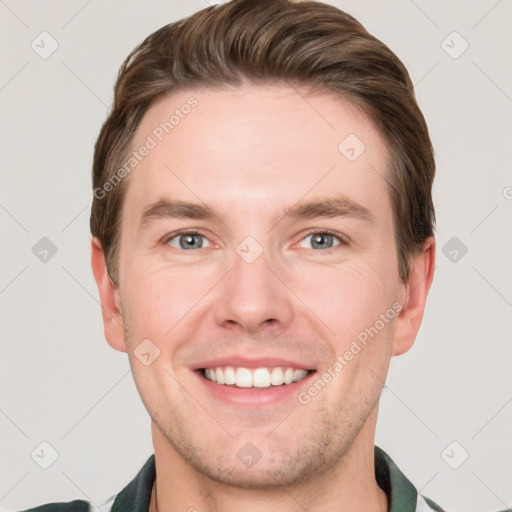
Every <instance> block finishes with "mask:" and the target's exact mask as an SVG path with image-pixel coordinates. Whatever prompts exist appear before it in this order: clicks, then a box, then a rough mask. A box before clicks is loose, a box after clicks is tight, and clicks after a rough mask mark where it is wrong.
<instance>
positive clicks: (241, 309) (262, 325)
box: [215, 251, 293, 334]
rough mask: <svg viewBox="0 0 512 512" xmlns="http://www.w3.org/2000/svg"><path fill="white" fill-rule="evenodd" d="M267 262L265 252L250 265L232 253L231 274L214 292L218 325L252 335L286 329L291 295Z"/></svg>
mask: <svg viewBox="0 0 512 512" xmlns="http://www.w3.org/2000/svg"><path fill="white" fill-rule="evenodd" d="M269 260H270V259H269V258H267V257H266V253H265V251H264V252H263V253H262V254H260V256H259V257H258V258H257V259H256V260H255V261H252V262H248V261H246V260H244V258H243V257H241V256H240V255H239V254H235V256H234V258H233V267H232V269H231V272H229V274H228V275H227V276H226V277H225V279H223V280H222V281H221V283H219V284H220V285H221V286H220V287H219V289H218V290H217V300H216V306H215V319H216V321H217V323H218V325H221V326H222V327H226V328H229V329H231V330H240V331H241V332H246V333H251V334H254V333H257V332H260V331H263V330H265V331H267V330H271V331H273V330H280V329H285V328H286V327H288V326H289V324H290V322H291V321H292V318H293V304H292V300H293V296H292V293H291V292H290V290H289V289H288V288H287V287H286V286H285V284H283V280H282V278H281V277H280V272H279V269H278V268H277V266H276V265H275V264H272V265H271V262H270V261H269Z"/></svg>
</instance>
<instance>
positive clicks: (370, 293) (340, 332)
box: [294, 262, 396, 344]
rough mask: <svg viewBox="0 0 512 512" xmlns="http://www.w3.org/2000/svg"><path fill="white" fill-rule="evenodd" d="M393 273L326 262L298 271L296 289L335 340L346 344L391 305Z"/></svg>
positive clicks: (358, 264) (354, 264) (362, 266)
mask: <svg viewBox="0 0 512 512" xmlns="http://www.w3.org/2000/svg"><path fill="white" fill-rule="evenodd" d="M389 274H390V273H389V272H386V271H385V270H384V271H383V270H381V269H378V270H376V269H375V268H374V267H373V266H370V265H363V264H361V262H357V263H356V262H354V263H351V262H346V264H344V265H343V266H340V267H338V268H336V267H333V266H327V265H326V266H324V267H320V266H319V267H318V268H316V269H315V270H314V272H311V269H309V272H302V271H301V272H297V274H296V276H295V278H294V279H295V280H296V285H295V287H294V288H295V289H297V291H298V293H297V295H299V296H300V297H301V298H302V300H303V301H304V303H305V305H306V306H307V307H308V309H310V310H311V311H312V312H313V313H314V314H316V315H317V316H318V317H319V318H320V319H321V320H322V321H323V322H324V323H325V324H326V326H327V327H328V328H329V331H330V332H331V334H332V337H333V339H334V340H336V341H335V342H336V343H339V344H344V343H346V342H347V340H351V339H352V338H353V337H355V336H357V334H359V332H361V331H362V330H363V329H364V328H365V327H368V326H369V325H373V324H374V323H375V321H376V320H377V319H378V318H379V315H380V314H382V313H385V312H386V311H387V310H388V309H389V308H391V306H392V304H393V302H394V301H395V298H396V290H395V288H396V285H395V284H394V281H393V279H392V278H391V277H390V276H389ZM305 276H307V277H305Z"/></svg>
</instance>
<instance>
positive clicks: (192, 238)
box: [165, 232, 211, 250]
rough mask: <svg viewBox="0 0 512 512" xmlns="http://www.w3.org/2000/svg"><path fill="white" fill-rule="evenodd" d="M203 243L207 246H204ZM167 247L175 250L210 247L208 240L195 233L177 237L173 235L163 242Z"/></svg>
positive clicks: (182, 234) (180, 234)
mask: <svg viewBox="0 0 512 512" xmlns="http://www.w3.org/2000/svg"><path fill="white" fill-rule="evenodd" d="M205 242H206V244H207V245H205ZM165 243H166V244H167V245H170V246H171V247H176V249H185V250H190V249H204V248H205V247H210V246H211V244H210V242H209V241H208V239H207V238H206V237H205V236H204V235H201V234H200V233H196V232H187V233H179V234H177V235H173V236H171V237H169V238H168V239H167V241H166V242H165Z"/></svg>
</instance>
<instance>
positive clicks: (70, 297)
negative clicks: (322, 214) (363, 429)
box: [0, 0, 512, 512]
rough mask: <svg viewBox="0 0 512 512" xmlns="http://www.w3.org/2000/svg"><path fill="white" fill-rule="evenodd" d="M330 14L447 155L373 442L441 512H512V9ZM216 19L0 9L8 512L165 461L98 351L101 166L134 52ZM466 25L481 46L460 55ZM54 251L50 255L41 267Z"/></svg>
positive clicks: (183, 5) (102, 487)
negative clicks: (407, 323) (407, 96)
mask: <svg viewBox="0 0 512 512" xmlns="http://www.w3.org/2000/svg"><path fill="white" fill-rule="evenodd" d="M330 3H333V4H335V5H337V6H339V7H341V8H343V9H345V10H347V11H348V12H349V13H350V14H353V15H354V16H356V17H357V18H358V19H359V20H360V21H361V22H362V23H363V24H364V25H365V26H366V27H367V29H368V30H369V31H370V32H372V33H373V34H375V35H376V36H377V37H379V38H381V39H382V40H383V41H384V42H385V43H386V44H388V45H389V46H390V47H391V48H392V49H393V50H394V51H395V52H396V53H397V54H398V56H399V57H400V58H401V59H402V60H403V61H404V63H405V64H406V66H407V67H408V69H409V71H410V73H411V76H412V78H413V81H414V82H415V84H416V92H417V97H418V101H419V103H420V106H421V108H422V109H423V111H424V114H425V116H426V118H427V121H428V123H429V127H430V130H431V135H432V138H433V142H434V145H435V148H436V152H437V163H438V175H437V180H436V183H435V190H434V198H435V204H436V207H437V215H438V231H437V240H438V254H437V268H436V277H435V279H434V285H433V288H432V291H431V294H430V298H429V301H428V304H427V310H426V314H425V318H424V322H423V325H422V328H421V330H420V334H419V337H418V339H417V342H416V345H415V347H414V348H413V349H412V351H411V352H409V353H408V354H405V355H403V356H401V357H399V358H397V359H396V360H394V361H393V363H392V367H391V371H390V374H389V378H388V382H387V388H385V389H384V391H383V395H382V402H381V413H380V420H379V423H378V431H377V444H379V445H380V446H381V447H382V448H384V449H385V450H387V451H388V453H390V454H391V456H392V457H393V458H394V460H395V462H396V463H397V464H398V466H399V467H400V468H401V469H402V470H403V471H404V472H405V474H406V475H407V476H408V477H409V478H410V479H411V480H412V481H413V482H414V484H415V485H416V486H417V487H418V488H419V489H421V492H422V493H423V494H425V495H427V496H429V497H431V498H432V499H434V500H436V501H438V502H439V503H440V504H441V505H442V506H444V507H445V508H447V509H448V510H454V511H466V512H471V511H483V510H496V509H503V508H506V507H512V488H511V485H510V483H511V481H512V457H511V455H512V436H511V435H510V427H511V425H512V382H511V379H510V363H511V356H512V344H511V343H510V341H511V309H512V286H511V284H512V271H511V270H512V267H511V265H510V262H511V261H512V238H511V236H510V233H511V224H512V222H511V219H512V217H511V215H510V214H511V209H512V200H511V198H512V188H511V187H512V174H511V160H512V158H511V150H510V147H511V140H512V137H511V135H512V134H511V131H512V130H511V124H512V123H511V111H512V99H511V97H512V83H511V66H510V48H511V45H512V41H511V39H512V36H511V33H512V31H511V23H510V20H511V19H512V17H511V15H512V12H511V11H512V2H511V0H500V1H496V0H478V1H476V0H475V1H462V0H459V1H450V2H445V1H442V0H436V1H427V0H415V1H412V0H393V1H387V2H378V1H377V0H372V1H360V0H350V1H349V0H347V1H338V2H330ZM205 6H206V3H205V2H204V1H199V0H196V1H189V2H178V1H176V0H174V1H171V0H167V1H164V0H154V1H147V2H144V3H142V2H139V3H135V2H133V3H126V2H122V1H121V0H111V1H108V2H107V1H103V2H100V1H98V0H89V1H85V2H84V1H80V2H78V1H63V0H59V1H53V2H35V1H26V0H20V1H15V0H5V1H3V0H0V16H1V21H0V34H1V43H2V44H1V49H0V52H1V62H2V66H1V70H0V115H1V127H0V129H1V133H0V141H1V148H2V149H1V152H0V158H1V165H0V169H1V176H2V185H1V188H0V226H1V233H0V236H1V240H2V251H1V253H0V254H1V266H0V315H1V318H0V326H1V358H0V365H1V366H0V385H1V386H0V389H1V397H0V398H1V401H0V434H1V435H0V439H1V446H0V460H1V461H2V465H1V470H0V508H3V509H7V510H9V509H19V508H24V507H28V506H29V505H35V504H40V503H43V502H48V501H55V500H58V501H60V500H62V501H67V500H71V499H76V498H81V499H88V500H91V501H93V502H95V503H101V501H102V500H104V499H105V498H107V497H108V496H110V495H111V494H113V493H115V492H118V491H119V490H120V489H121V488H122V487H124V485H125V484H126V483H127V482H128V481H129V480H130V479H131V478H133V476H134V475H135V473H136V472H137V471H138V470H139V468H140V467H141V466H142V464H143V462H144V461H145V460H146V458H147V457H148V456H149V455H150V454H151V453H152V451H153V448H152V444H151V438H150V430H149V426H150V422H149V416H148V415H147V413H146V411H145V409H144V407H143V405H142V403H141V401H140V398H139V397H138V394H137V391H136V388H135V385H134V383H133V379H132V377H131V374H130V371H129V365H128V360H127V356H126V355H125V354H121V353H119V352H116V351H114V350H113V349H111V348H110V347H109V346H108V344H107V343H106V341H105V340H104V337H103V326H102V321H101V314H100V308H99V305H98V294H97V290H96V286H95V283H94V280H93V276H92V272H91V270H90V264H89V257H90V256H89V255H90V249H89V242H90V235H89V231H88V218H89V217H88V216H89V212H90V205H91V197H92V194H91V187H90V167H91V158H92V151H93V144H94V141H95V138H96V136H97V134H98V131H99V128H100V125H101V123H102V121H103V120H104V118H105V116H106V112H107V107H108V105H109V104H110V101H111V99H112V87H113V83H114V79H115V76H116V73H117V70H118V68H119V66H120V64H121V62H122V60H123V59H124V57H125V56H126V55H127V54H128V52H129V51H130V50H131V49H132V48H133V47H134V46H135V45H136V44H137V43H138V42H140V41H141V40H142V39H143V38H144V37H145V36H146V35H148V34H149V33H151V32H152V31H154V30H155V29H157V28H159V27H160V26H162V25H164V24H166V23H168V22H170V21H172V20H175V19H178V18H181V17H183V16H185V15H188V14H190V13H192V12H194V11H196V10H198V9H201V8H203V7H205ZM43 31H47V32H49V33H50V34H51V36H52V37H53V38H54V39H55V40H56V41H57V42H58V45H59V46H58V49H57V50H56V51H55V52H54V53H53V54H52V55H51V56H49V57H48V58H46V59H43V58H41V56H40V55H39V54H38V53H36V51H34V50H33V49H32V47H31V43H32V42H33V41H35V43H34V44H38V45H39V50H40V51H43V48H42V47H43V45H44V49H45V51H48V49H50V48H51V46H50V43H51V41H50V40H49V39H45V40H44V41H43V42H41V37H47V36H40V34H41V32H43ZM454 31H456V32H458V33H459V34H460V36H462V38H463V40H465V41H467V43H468V44H469V47H468V48H467V50H466V51H465V52H464V53H462V54H461V55H460V56H458V58H453V56H454V55H455V54H458V53H459V52H460V51H461V50H462V49H463V48H464V41H463V40H462V39H461V38H460V37H459V36H457V35H453V34H452V32H454ZM450 34H452V35H451V36H450ZM443 41H445V42H444V43H443ZM447 52H448V53H451V54H452V56H450V55H449V54H448V53H447ZM507 187H508V188H507ZM43 237H47V238H49V239H50V240H51V241H52V243H53V244H54V245H55V246H56V248H57V250H58V252H57V253H56V254H55V255H53V256H52V253H51V252H49V253H48V254H47V255H46V258H47V261H46V262H43V261H40V259H39V258H38V257H36V256H37V255H39V257H43V255H44V253H41V252H40V251H41V250H43V249H44V244H45V243H47V242H39V241H40V239H41V238H43ZM453 237H456V238H457V240H455V241H453V240H451V239H452V238H453ZM450 240H451V241H450ZM38 242H39V243H40V244H43V248H42V249H41V247H39V246H36V244H37V243H38ZM446 244H448V245H446ZM454 244H455V245H454ZM461 244H464V246H465V247H466V248H467V253H466V254H464V255H463V251H462V250H461V249H463V247H464V246H462V245H461ZM34 246H36V249H34V252H35V253H36V254H34V252H33V247H34ZM443 247H444V248H445V249H444V251H443ZM454 250H455V251H457V253H456V254H455V253H454V252H453V251H454ZM445 253H446V254H445ZM455 255H456V257H457V258H456V261H452V260H453V259H454V257H455ZM43 441H46V442H48V443H50V445H51V446H53V447H54V449H55V450H56V451H57V452H58V458H57V460H56V461H55V462H54V463H53V464H52V465H51V466H50V467H49V468H48V469H42V468H41V467H40V466H39V465H38V464H36V462H35V461H34V460H33V459H32V458H31V453H32V452H33V451H34V450H36V453H41V447H40V446H39V445H40V443H41V442H43ZM454 441H455V442H456V443H457V444H455V445H453V444H451V443H452V442H454ZM447 447H448V448H447ZM38 450H39V451H38ZM43 451H44V452H45V457H46V458H47V460H46V462H48V461H49V459H48V457H49V456H50V455H49V454H50V450H49V449H48V448H47V449H46V450H45V449H44V446H43ZM466 452H467V453H468V454H469V456H468V458H467V460H465V461H464V462H463V463H462V464H461V465H460V466H459V467H458V468H457V469H453V468H452V467H450V464H451V466H458V465H459V464H460V463H461V462H462V460H463V458H464V456H465V453H466ZM443 454H444V455H443ZM35 458H36V459H37V457H35ZM40 459H41V460H42V459H44V457H41V458H40ZM43 462H44V461H43Z"/></svg>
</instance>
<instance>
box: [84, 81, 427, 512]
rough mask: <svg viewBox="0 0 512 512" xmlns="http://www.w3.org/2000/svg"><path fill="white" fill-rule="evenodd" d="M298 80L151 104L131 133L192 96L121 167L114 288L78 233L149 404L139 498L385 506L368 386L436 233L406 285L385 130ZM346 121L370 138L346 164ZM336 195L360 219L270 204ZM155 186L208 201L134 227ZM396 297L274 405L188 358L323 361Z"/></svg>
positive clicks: (110, 329)
mask: <svg viewBox="0 0 512 512" xmlns="http://www.w3.org/2000/svg"><path fill="white" fill-rule="evenodd" d="M298 92H300V91H297V90H295V89H291V88H290V87H288V86H286V85H282V86H272V87H271V86H264V87H263V86H258V87H257V86H254V85H249V84H245V85H244V86H242V87H239V88H236V89H234V88H223V89H216V90H214V89H211V88H210V89H206V90H202V91H201V90H194V91H191V90H187V91H180V92H177V93H173V94H170V95H168V96H166V97H164V98H162V99H160V100H159V101H158V102H156V103H154V104H153V105H152V107H151V108H150V109H149V110H148V112H147V113H146V115H145V116H144V118H143V120H142V122H141V124H140V126H139V128H138V130H137V133H136V136H135V140H134V144H133V147H134V148H138V147H140V146H141V145H142V144H144V141H145V140H146V138H147V136H148V135H150V134H151V133H152V131H153V130H154V129H155V127H157V126H158V125H159V123H161V122H162V121H164V120H166V119H168V118H169V115H170V114H169V113H172V111H173V110H174V109H175V108H180V106H181V105H183V104H184V103H186V101H187V99H188V98H189V97H190V96H194V98H196V99H197V102H198V104H197V107H195V108H194V109H193V110H192V111H191V112H190V114H189V115H187V116H186V117H184V118H183V119H180V122H179V124H178V125H177V126H176V127H175V128H174V129H173V131H172V133H171V134H169V135H167V136H165V137H164V138H163V140H162V141H161V142H160V143H159V144H158V145H157V147H156V148H154V149H152V150H151V151H150V152H149V154H148V155H147V156H146V157H144V159H142V161H141V162H140V163H139V164H138V166H137V167H136V169H135V170H134V171H133V172H132V173H131V174H130V175H129V177H128V178H126V179H128V180H129V182H128V187H127V194H126V197H125V200H124V201H125V202H124V209H123V213H122V221H121V247H120V255H119V258H120V259H119V286H118V287H115V286H113V284H112V282H111V281H110V279H109V277H108V274H107V272H106V267H105V260H104V255H103V252H102V249H101V244H100V243H99V241H98V240H97V239H94V238H93V240H92V267H93V271H94V275H95V278H96V282H97V284H98V288H99V293H100V297H101V304H102V310H103V320H104V326H105V336H106V339H107V340H108V342H109V344H110V345H111V346H112V347H114V348H115V349H117V350H120V351H123V352H127V353H128V356H129V359H130V364H131V367H132V372H133V376H134V379H135V382H136V385H137V388H138V390H139V393H140V395H141V398H142V400H143V402H144V405H145V406H146V408H147V410H148V412H149V414H150V416H151V431H152V437H153V444H154V449H155V458H156V468H157V478H156V486H155V487H154V489H153V496H152V504H151V507H152V510H159V511H160V512H162V511H171V510H189V509H190V508H191V507H195V508H197V509H198V510H205V511H235V510H240V509H243V510H245V511H252V510H279V511H281V512H282V511H292V510H293V511H295V510H303V509H307V510H308V511H311V512H313V511H316V510H322V511H329V510H337V511H339V510H347V511H348V510H350V511H354V510H366V511H368V510H370V511H377V510H387V500H386V496H385V494H384V492H383V491H382V490H381V489H380V488H379V487H378V485H377V483H376V481H375V472H374V455H373V450H374V436H375V426H376V421H377V412H378V401H379V396H380V393H381V390H382V387H383V384H384V382H385V379H386V374H387V371H388V365H389V361H390V358H391V357H392V356H394V355H399V354H401V353H403V352H406V351H407V350H408V349H409V348H410V347H411V346H412V344H413V342H414V340H415V338H416V334H417V331H418V329H419V326H420V323H421V319H422V315H423V311H424V307H425V302H426V298H427V294H428V290H429V288H430V285H431V282H432V277H433V269H434V255H435V242H434V239H433V238H430V239H428V240H426V242H425V244H424V246H423V250H422V251H420V252H419V254H418V255H417V256H416V257H415V259H414V260H413V261H411V272H410V278H409V280H408V282H407V283H402V282H401V281H400V279H399V275H398V260H397V252H396V246H395V242H394V236H393V222H392V211H391V205H390V201H389V195H388V191H387V186H386V182H385V180H384V179H383V178H382V176H381V175H383V176H384V177H386V176H387V177H388V178H389V170H388V165H387V162H388V158H389V155H388V151H387V148H386V146H385V144H384V142H383V140H382V138H381V137H380V135H379V133H378V132H377V130H376V129H374V126H373V124H372V122H371V121H370V120H369V119H368V118H367V117H366V116H365V115H364V114H363V113H362V112H361V111H360V110H358V109H357V108H356V107H355V106H354V105H352V104H350V103H349V102H348V101H347V100H344V99H340V98H339V97H334V96H333V95H331V94H326V93H319V92H316V93H314V94H311V95H309V96H307V97H304V92H300V94H299V93H298ZM306 100H307V101H306ZM349 134H356V135H357V137H358V138H359V139H360V140H361V141H363V142H364V144H365V147H366V149H365V151H364V152H363V153H362V154H361V155H360V156H359V157H358V158H357V159H356V160H355V161H352V162H351V161H349V160H348V159H347V158H346V157H345V156H344V155H343V154H342V153H341V152H340V151H339V150H338V145H339V144H340V142H341V141H342V140H344V139H345V137H347V135H349ZM370 164H371V165H370ZM372 166H373V168H372ZM375 169H377V170H379V173H376V172H375ZM335 194H343V195H344V196H345V197H347V198H349V199H351V200H352V201H354V202H356V203H358V204H359V205H362V206H363V207H365V208H366V209H368V210H369V211H370V212H371V216H372V220H365V219H362V218H358V217H355V216H340V217H333V218H329V217H324V216H320V217H314V218H307V219H293V218H286V217H283V213H284V210H285V208H286V207H288V206H292V205H294V204H296V203H297V202H298V201H310V200H318V199H321V198H329V197H332V196H333V195H335ZM160 199H170V200H171V199H172V200H180V201H189V202H194V203H198V204H206V205H208V206H210V207H211V208H212V209H214V211H215V212H216V217H214V218H212V219H176V218H169V217H163V218H157V219H152V220H151V221H150V222H148V223H147V224H146V226H145V227H144V228H142V229H140V219H141V215H142V213H143V212H144V211H145V210H146V209H147V208H148V206H150V205H151V204H153V203H154V202H156V201H158V200H160ZM183 229H187V230H191V231H195V232H197V233H199V234H201V235H204V236H205V238H204V239H203V238H201V237H199V238H198V244H199V246H200V245H201V241H202V243H203V244H204V246H203V247H201V248H197V249H190V250H185V249H182V248H180V244H179V242H180V240H183V239H180V238H179V237H178V238H176V237H175V238H172V239H171V241H170V242H168V239H169V235H173V234H174V233H175V232H176V231H179V230H183ZM325 230H330V231H333V232H335V233H336V234H337V235H339V236H340V237H341V238H340V239H339V240H344V243H339V240H338V239H337V238H336V237H334V238H332V239H331V238H328V239H327V245H328V246H329V245H330V243H331V242H332V245H333V246H332V247H330V248H329V247H327V248H324V247H325V244H324V246H320V247H319V245H318V244H315V245H313V243H314V242H313V238H312V237H311V236H308V235H311V234H312V232H313V233H317V234H318V233H323V232H325ZM249 235H250V236H252V237H253V238H254V239H255V240H256V241H257V243H258V244H259V245H260V246H261V248H262V249H263V252H262V254H261V255H260V256H259V257H258V258H257V259H256V260H255V261H254V262H252V263H247V262H246V261H244V259H243V258H242V257H240V255H239V254H238V253H237V251H236V249H237V246H238V245H239V244H240V243H241V242H242V241H243V240H244V239H245V238H246V237H247V236H249ZM324 240H325V239H324ZM320 245H321V244H320ZM394 303H398V304H400V305H401V306H402V310H401V312H400V313H399V314H398V315H397V316H396V317H395V319H394V320H392V321H390V322H388V323H387V324H385V326H384V328H382V329H381V330H380V331H379V333H378V335H377V336H375V337H374V338H373V339H371V341H370V342H369V343H368V344H367V345H366V346H365V347H364V348H363V349H362V350H361V351H360V352H359V353H358V354H357V355H356V356H354V358H353V359H352V360H351V361H349V362H348V364H347V365H346V366H345V367H344V368H343V371H341V372H339V373H337V374H336V376H335V377H334V378H333V379H332V380H331V381H330V382H329V383H328V385H326V386H325V388H324V389H322V390H321V392H319V393H318V394H317V396H315V397H314V398H312V399H311V401H310V402H309V403H308V404H307V405H304V404H301V403H300V402H299V401H298V400H297V396H296V393H293V394H292V395H290V396H287V397H286V398H284V399H282V400H279V401H277V402H275V403H273V404H272V405H271V406H269V405H265V404H260V405H259V406H255V405H251V404H234V403H231V402H228V401H225V400H223V399H220V398H219V397H218V396H217V395H214V394H213V393H211V392H209V390H207V388H206V387H205V386H204V383H203V382H202V381H201V378H198V375H197V374H196V373H195V372H194V371H192V369H191V367H192V366H194V364H196V363H197V362H198V361H201V360H204V359H208V358H213V357H220V356H226V355H233V356H241V357H249V358H250V357H264V356H269V357H271V356H273V357H284V358H291V359H295V360H298V361H301V362H303V363H304V365H307V368H309V369H315V370H316V372H317V374H316V375H317V376H319V375H321V374H322V373H323V372H325V371H326V370H327V369H328V368H329V367H332V365H333V363H334V362H335V361H336V357H337V356H339V355H342V354H344V353H345V352H346V351H347V350H348V349H349V348H350V345H351V343H352V341H353V340H354V339H356V336H357V335H358V334H359V333H360V332H362V331H364V329H365V327H368V326H372V325H374V324H375V322H376V320H378V319H379V315H381V314H383V313H385V312H386V311H388V310H389V309H390V308H391V307H392V305H393V304H394ZM148 338H149V339H150V340H151V341H152V343H154V345H156V346H157V347H158V349H159V350H160V356H159V357H158V358H156V359H155V360H154V361H153V362H152V363H151V364H150V365H148V366H145V365H144V364H141V362H140V361H139V360H138V359H137V357H136V356H135V354H134V350H135V349H136V348H137V346H138V345H139V344H140V343H141V341H142V340H144V339H148ZM311 385H312V382H309V383H308V384H306V383H304V385H303V386H302V385H301V383H299V384H298V388H297V390H298V391H304V390H306V391H307V389H308V388H309V387H310V386H311ZM242 392H243V391H242ZM249 442H250V443H252V444H253V445H254V446H255V447H257V449H258V450H259V452H260V453H261V459H260V460H259V461H258V462H257V463H256V464H255V465H254V466H252V467H251V468H247V467H245V466H244V464H242V463H241V461H240V459H239V458H238V457H237V453H238V451H239V450H240V449H241V448H242V447H244V445H246V444H247V443H249Z"/></svg>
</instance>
